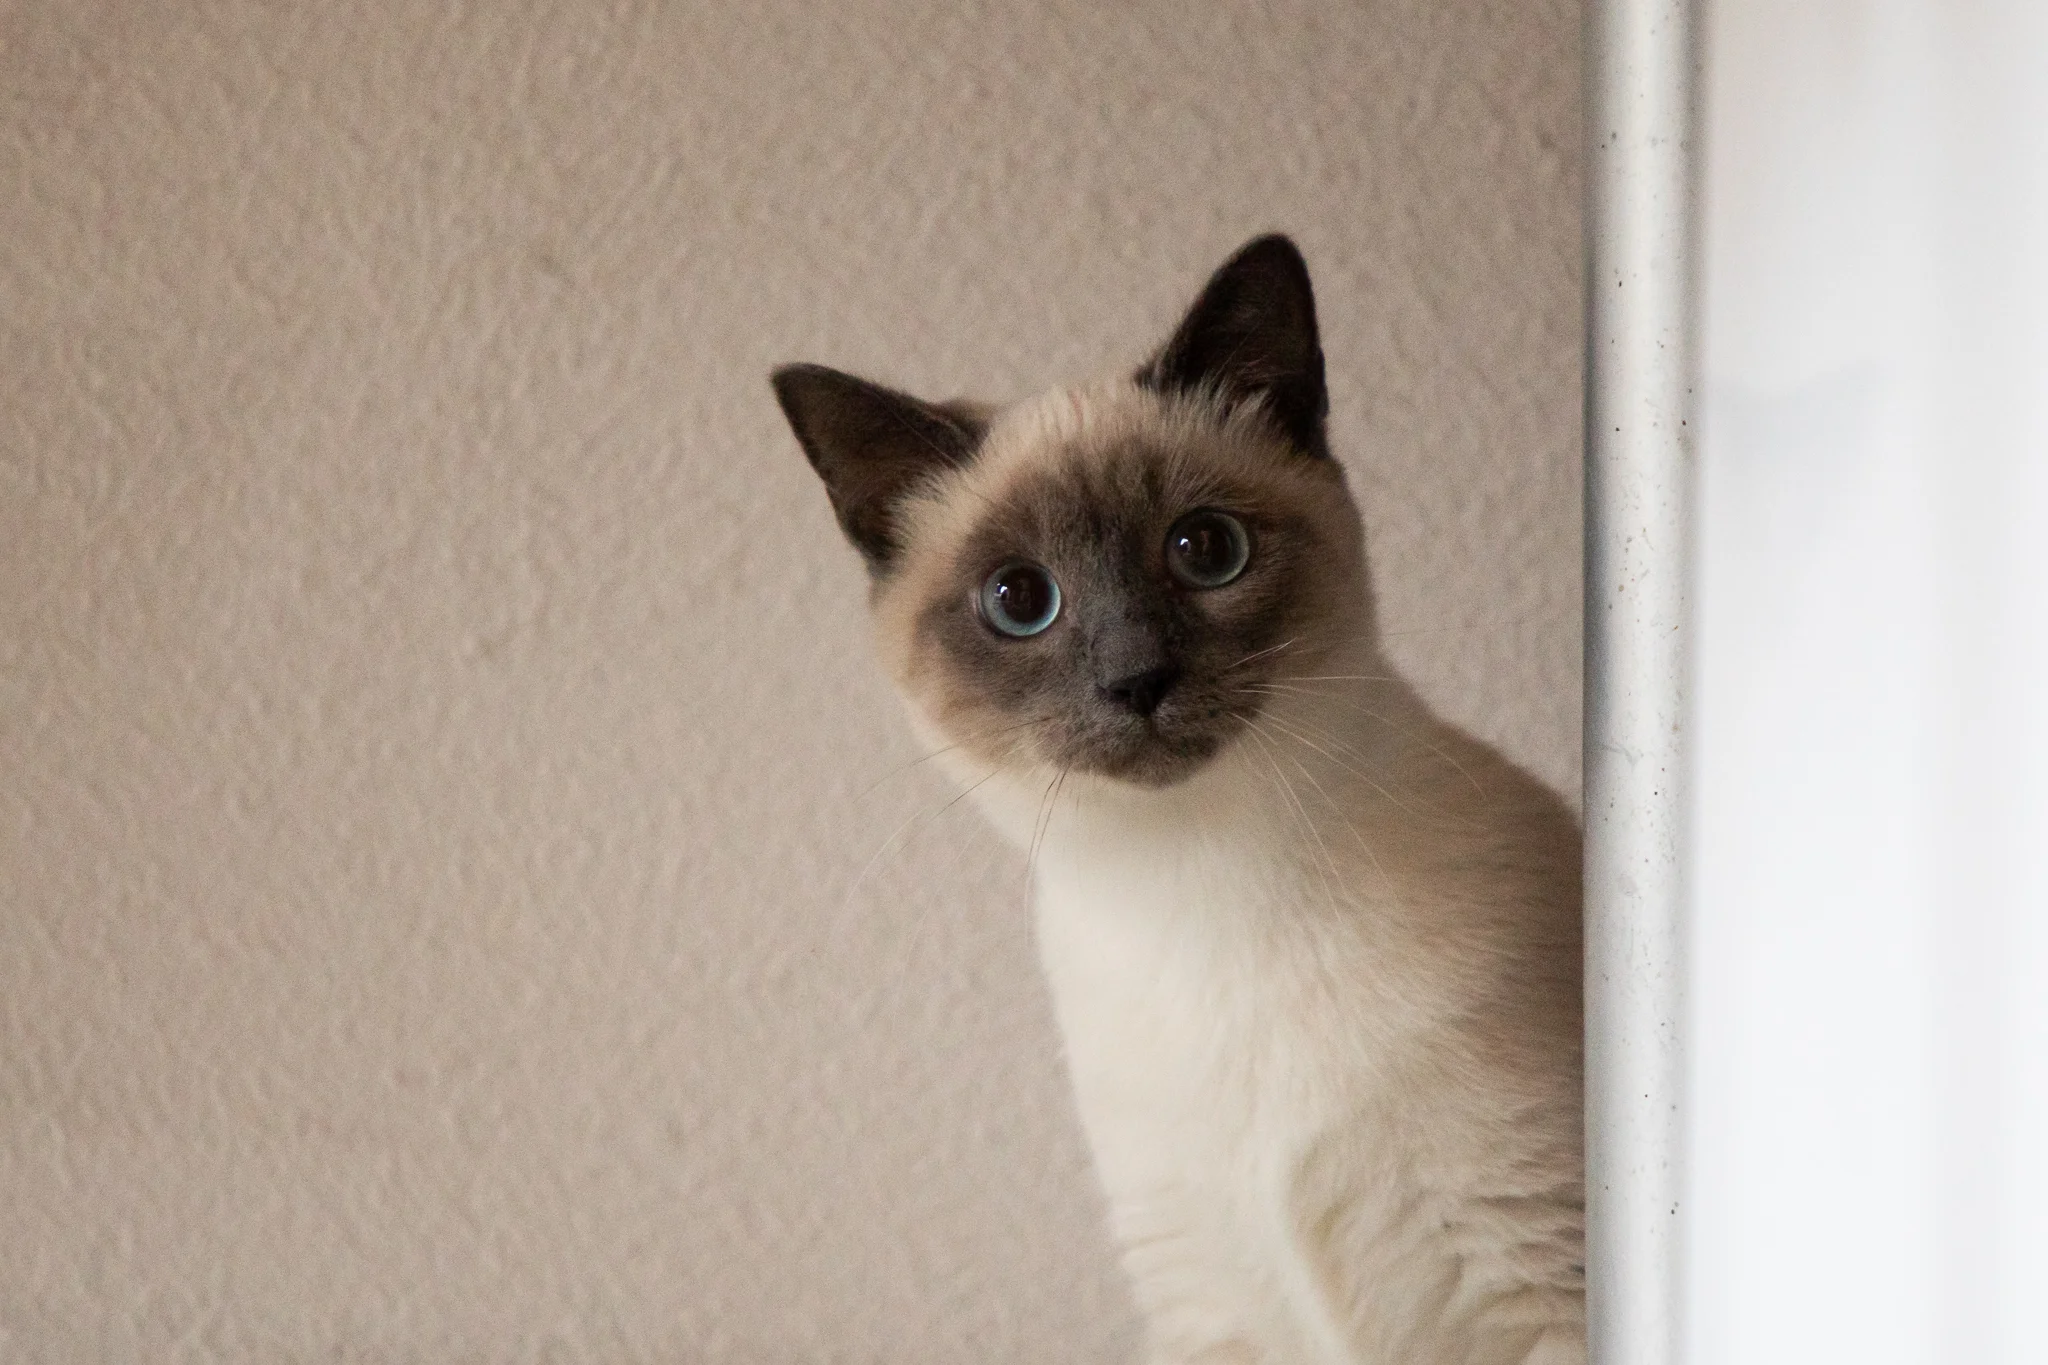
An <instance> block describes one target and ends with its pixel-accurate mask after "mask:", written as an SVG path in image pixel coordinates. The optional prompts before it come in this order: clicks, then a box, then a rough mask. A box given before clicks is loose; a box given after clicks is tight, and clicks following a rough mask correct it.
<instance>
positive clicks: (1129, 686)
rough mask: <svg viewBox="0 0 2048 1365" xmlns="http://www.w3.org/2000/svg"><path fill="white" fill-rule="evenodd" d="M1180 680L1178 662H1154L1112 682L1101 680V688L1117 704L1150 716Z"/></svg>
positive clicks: (1098, 685)
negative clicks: (1148, 666)
mask: <svg viewBox="0 0 2048 1365" xmlns="http://www.w3.org/2000/svg"><path fill="white" fill-rule="evenodd" d="M1179 681H1180V666H1179V665H1178V664H1170V663H1163V664H1154V665H1153V666H1152V667H1150V668H1147V669H1144V670H1142V671H1140V672H1137V673H1130V674H1126V675H1125V676H1123V677H1121V678H1114V679H1112V680H1110V681H1109V682H1105V683H1098V684H1097V689H1098V690H1099V691H1100V692H1101V693H1102V695H1103V696H1104V697H1107V698H1108V699H1109V700H1110V701H1113V702H1115V703H1116V704H1117V705H1119V706H1122V707H1125V708H1127V709H1129V710H1131V711H1134V712H1136V713H1137V714H1138V715H1141V716H1149V715H1151V714H1152V713H1153V712H1154V711H1156V710H1158V709H1159V703H1160V702H1161V701H1162V700H1164V699H1165V697H1166V694H1167V693H1168V692H1169V691H1171V690H1172V689H1173V685H1174V684H1175V683H1177V682H1179Z"/></svg>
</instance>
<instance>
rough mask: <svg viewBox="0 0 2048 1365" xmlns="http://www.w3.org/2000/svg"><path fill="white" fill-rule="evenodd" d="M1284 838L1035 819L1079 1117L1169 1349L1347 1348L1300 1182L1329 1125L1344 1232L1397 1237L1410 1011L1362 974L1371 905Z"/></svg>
mask: <svg viewBox="0 0 2048 1365" xmlns="http://www.w3.org/2000/svg"><path fill="white" fill-rule="evenodd" d="M1070 818H1072V819H1074V820H1086V819H1087V814H1086V812H1085V810H1082V811H1076V812H1074V813H1073V814H1072V816H1071V817H1070ZM1291 833H1292V837H1290V832H1289V831H1285V830H1283V829H1281V828H1278V827H1277V826H1275V825H1273V824H1270V823H1259V824H1253V825H1249V826H1246V827H1242V828H1239V829H1237V830H1233V831H1230V832H1229V833H1227V834H1224V835H1222V836H1217V835H1214V834H1209V835H1203V836H1183V837H1180V838H1171V837H1164V838H1161V837H1153V838H1134V837H1129V832H1128V831H1119V830H1117V829H1116V828H1115V827H1114V824H1113V822H1112V823H1111V824H1110V826H1109V827H1108V828H1099V829H1096V830H1092V831H1089V832H1088V834H1087V835H1085V836H1078V837H1077V832H1072V833H1070V838H1071V840H1072V846H1071V847H1061V846H1060V845H1062V844H1065V843H1066V842H1067V841H1056V840H1055V839H1054V836H1053V832H1052V831H1050V830H1049V831H1048V832H1047V834H1046V835H1045V840H1046V842H1047V844H1048V845H1052V846H1051V847H1048V848H1046V849H1045V850H1043V851H1042V853H1041V859H1042V863H1043V875H1042V878H1041V881H1040V885H1039V889H1038V893H1037V897H1036V911H1037V921H1038V933H1039V943H1040V949H1041V953H1042V956H1043V959H1044V963H1045V967H1046V972H1047V976H1048V980H1049V983H1050V985H1051V989H1052V994H1053V1000H1054V1007H1055V1010H1056V1011H1057V1014H1058V1018H1059V1022H1060V1028H1061V1033H1062V1035H1063V1037H1064V1039H1065V1042H1066V1049H1067V1061H1068V1066H1069V1068H1070V1070H1071V1073H1072V1077H1073V1081H1074V1086H1075V1093H1076V1098H1077V1102H1078V1106H1079V1110H1080V1115H1081V1119H1082V1122H1083V1125H1084V1126H1085V1128H1086V1130H1087V1132H1088V1136H1089V1140H1090V1145H1091V1147H1092V1148H1093V1150H1094V1153H1095V1158H1096V1163H1097V1168H1098V1171H1099V1173H1100V1175H1101V1178H1102V1181H1103V1184H1104V1187H1105V1190H1106V1192H1107V1194H1108V1196H1109V1201H1110V1206H1111V1217H1112V1223H1113V1225H1114V1227H1115V1230H1116V1233H1117V1236H1118V1239H1119V1241H1120V1242H1121V1243H1122V1244H1123V1246H1124V1248H1125V1251H1126V1260H1127V1264H1128V1265H1129V1267H1130V1269H1131V1271H1132V1274H1133V1283H1134V1285H1135V1287H1136V1290H1137V1293H1138V1296H1139V1298H1140V1299H1141V1301H1142V1303H1143V1307H1144V1308H1145V1311H1146V1313H1147V1316H1148V1318H1149V1319H1150V1320H1151V1321H1152V1323H1153V1328H1154V1334H1155V1338H1157V1345H1158V1347H1159V1349H1160V1350H1161V1351H1162V1353H1163V1354H1170V1355H1171V1356H1173V1357H1174V1358H1179V1357H1182V1356H1186V1355H1193V1354H1196V1353H1199V1352H1200V1351H1202V1350H1212V1351H1215V1352H1217V1353H1219V1354H1220V1356H1221V1358H1230V1357H1231V1355H1232V1353H1233V1352H1236V1353H1241V1358H1243V1359H1246V1360H1253V1359H1274V1360H1279V1359H1288V1360H1300V1361H1330V1362H1340V1361H1342V1362H1348V1361H1353V1360H1355V1359H1357V1358H1358V1357H1357V1356H1356V1355H1354V1354H1353V1353H1352V1348H1351V1345H1350V1342H1351V1339H1352V1338H1353V1337H1354V1336H1355V1330H1354V1326H1353V1325H1352V1324H1350V1323H1348V1322H1346V1321H1345V1317H1346V1311H1345V1305H1343V1304H1342V1303H1341V1302H1339V1300H1341V1299H1343V1298H1346V1297H1348V1296H1347V1295H1345V1294H1343V1293H1342V1292H1341V1291H1340V1290H1336V1289H1334V1287H1333V1286H1332V1284H1331V1283H1330V1277H1331V1275H1332V1273H1333V1272H1336V1273H1341V1272H1340V1271H1337V1268H1336V1267H1334V1266H1331V1265H1329V1264H1326V1263H1319V1261H1318V1253H1319V1251H1321V1250H1323V1249H1321V1248H1317V1247H1314V1246H1311V1245H1308V1244H1307V1239H1312V1238H1313V1237H1314V1235H1315V1233H1314V1229H1313V1228H1310V1227H1306V1226H1304V1218H1303V1213H1304V1209H1303V1208H1302V1206H1301V1201H1300V1197H1299V1196H1300V1188H1299V1186H1300V1183H1301V1181H1302V1179H1303V1174H1304V1169H1305V1167H1306V1166H1307V1165H1309V1164H1312V1163H1313V1162H1314V1161H1315V1160H1316V1159H1317V1157H1318V1155H1319V1154H1320V1153H1326V1152H1327V1151H1328V1150H1329V1148H1330V1144H1331V1142H1332V1141H1333V1139H1334V1140H1335V1141H1336V1142H1337V1143H1339V1144H1340V1145H1341V1146H1342V1147H1343V1148H1344V1150H1345V1157H1344V1164H1345V1166H1346V1167H1347V1168H1349V1174H1350V1175H1355V1176H1362V1177H1363V1178H1361V1179H1358V1180H1357V1181H1356V1182H1355V1186H1354V1188H1353V1189H1351V1190H1349V1191H1348V1192H1347V1199H1348V1204H1347V1211H1346V1217H1347V1219H1348V1221H1349V1224H1350V1231H1351V1234H1352V1235H1353V1236H1354V1237H1356V1236H1360V1235H1363V1236H1365V1237H1368V1238H1371V1239H1374V1240H1379V1241H1394V1242H1409V1241H1412V1240H1413V1239H1412V1238H1410V1237H1408V1236H1406V1235H1405V1234H1404V1231H1403V1229H1402V1227H1401V1224H1402V1222H1403V1220H1404V1219H1405V1218H1408V1217H1410V1216H1411V1215H1412V1212H1413V1211H1412V1209H1411V1208H1409V1207H1408V1205H1409V1204H1410V1203H1411V1202H1412V1201H1411V1200H1410V1198H1409V1195H1410V1193H1411V1192H1412V1185H1411V1183H1410V1182H1408V1181H1406V1180H1402V1179H1398V1178H1394V1177H1395V1173H1396V1172H1397V1171H1401V1170H1406V1169H1408V1168H1410V1167H1412V1165H1413V1164H1414V1161H1413V1159H1414V1157H1415V1156H1417V1155H1418V1154H1417V1153H1414V1152H1412V1151H1409V1150H1407V1149H1408V1148H1409V1146H1410V1140H1409V1138H1408V1137H1407V1136H1406V1134H1405V1133H1404V1128H1405V1126H1406V1122H1407V1120H1408V1119H1409V1118H1411V1117H1412V1116H1411V1115H1408V1114H1406V1113H1404V1107H1405V1105H1404V1101H1403V1098H1402V1095H1401V1082H1400V1079H1399V1073H1400V1071H1401V1070H1402V1068H1403V1066H1404V1064H1405V1062H1406V1061H1407V1060H1408V1057H1407V1053H1408V1049H1409V1043H1408V1041H1407V1039H1408V1038H1409V1037H1412V1035H1413V1033H1414V1031H1415V1030H1416V1029H1417V1028H1418V1027H1421V1026H1423V1024H1424V1022H1425V1021H1424V1018H1423V1016H1424V1015H1425V1014H1426V1013H1427V1011H1428V1007H1427V1005H1426V1004H1425V1003H1423V1002H1420V1001H1417V1000H1415V999H1413V998H1412V995H1411V994H1410V993H1406V992H1404V991H1403V990H1401V989H1400V988H1399V987H1398V985H1397V983H1395V982H1394V981H1392V980H1391V979H1386V980H1382V979H1380V977H1381V974H1382V971H1383V970H1384V968H1383V964H1376V963H1375V962H1374V960H1373V954H1372V952H1371V945H1370V943H1369V939H1370V938H1371V934H1370V933H1369V932H1367V931H1366V929H1365V927H1364V926H1362V925H1361V924H1360V923H1359V917H1360V915H1361V913H1364V914H1370V913H1371V912H1372V908H1373V907H1371V906H1370V905H1368V906H1365V907H1361V906H1359V905H1358V904H1357V903H1356V901H1355V900H1353V899H1349V898H1344V897H1343V892H1341V891H1338V890H1336V889H1335V888H1333V887H1332V886H1331V885H1330V883H1329V881H1328V879H1329V878H1330V877H1331V876H1332V875H1333V874H1334V875H1336V876H1338V877H1342V876H1343V873H1344V871H1345V870H1346V869H1344V868H1342V867H1341V866H1332V865H1330V861H1331V860H1330V859H1329V858H1328V857H1327V855H1322V854H1321V851H1320V850H1318V849H1317V848H1316V847H1314V846H1313V845H1312V843H1311V842H1310V841H1311V838H1312V836H1311V835H1310V833H1309V832H1308V831H1307V830H1305V829H1303V830H1299V831H1294V832H1291ZM1120 835H1122V836H1125V837H1121V838H1120V837H1119V836H1120ZM1361 1163H1363V1164H1364V1165H1367V1166H1375V1167H1379V1168H1381V1170H1382V1171H1383V1172H1384V1175H1383V1176H1379V1177H1375V1176H1366V1175H1365V1174H1364V1172H1363V1171H1361V1170H1359V1169H1358V1168H1359V1166H1360V1165H1361ZM1415 1250H1416V1249H1415V1248H1414V1247H1410V1248H1408V1250H1407V1252H1406V1253H1405V1254H1406V1256H1407V1257H1409V1258H1412V1256H1413V1255H1414V1253H1415Z"/></svg>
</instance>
